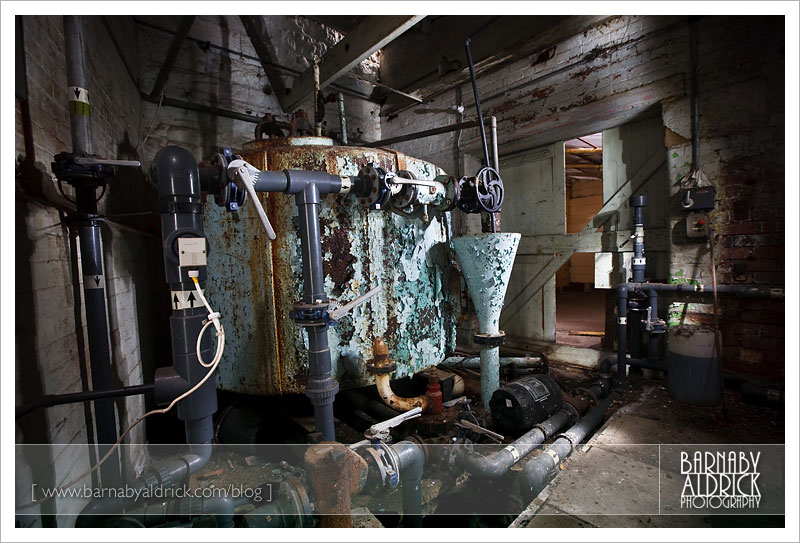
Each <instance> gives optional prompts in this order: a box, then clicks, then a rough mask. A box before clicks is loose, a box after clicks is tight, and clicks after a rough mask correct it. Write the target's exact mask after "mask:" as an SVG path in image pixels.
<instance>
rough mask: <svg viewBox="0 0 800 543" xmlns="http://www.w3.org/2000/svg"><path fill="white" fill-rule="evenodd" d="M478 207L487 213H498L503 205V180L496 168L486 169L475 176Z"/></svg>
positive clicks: (482, 169)
mask: <svg viewBox="0 0 800 543" xmlns="http://www.w3.org/2000/svg"><path fill="white" fill-rule="evenodd" d="M475 189H476V197H477V200H478V205H479V206H480V207H481V209H483V211H486V212H487V213H497V212H498V211H500V207H502V205H503V196H504V194H505V191H504V190H503V180H502V179H501V178H500V174H499V173H497V170H495V169H494V168H489V167H488V166H487V167H484V168H481V170H480V171H479V172H478V175H477V176H475Z"/></svg>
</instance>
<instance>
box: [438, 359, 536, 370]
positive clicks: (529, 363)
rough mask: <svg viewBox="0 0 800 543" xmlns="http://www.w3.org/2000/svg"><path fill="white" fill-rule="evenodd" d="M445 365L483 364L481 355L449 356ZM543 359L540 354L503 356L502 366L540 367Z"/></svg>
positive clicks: (469, 365) (473, 365)
mask: <svg viewBox="0 0 800 543" xmlns="http://www.w3.org/2000/svg"><path fill="white" fill-rule="evenodd" d="M441 365H443V366H448V367H451V368H469V369H477V368H480V366H481V359H480V357H479V356H448V357H447V358H445V359H444V360H443V361H442V364H441ZM541 365H542V359H541V358H539V357H538V356H502V357H500V366H501V367H502V366H515V367H517V368H538V367H539V366H541Z"/></svg>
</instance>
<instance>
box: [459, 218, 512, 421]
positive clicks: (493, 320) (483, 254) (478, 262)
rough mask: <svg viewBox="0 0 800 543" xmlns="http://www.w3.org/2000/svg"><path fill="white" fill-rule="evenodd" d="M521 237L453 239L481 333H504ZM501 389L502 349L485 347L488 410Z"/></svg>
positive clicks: (483, 380) (484, 397)
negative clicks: (503, 317) (503, 315)
mask: <svg viewBox="0 0 800 543" xmlns="http://www.w3.org/2000/svg"><path fill="white" fill-rule="evenodd" d="M521 237H522V236H521V235H520V234H510V233H497V234H480V235H477V236H465V237H461V238H455V239H454V240H453V249H455V252H456V257H457V258H458V263H459V265H460V266H461V273H462V274H463V275H464V280H465V281H466V283H467V289H469V294H470V297H471V298H472V304H473V305H474V306H475V312H476V313H477V315H478V331H479V332H480V333H481V334H498V333H499V332H500V328H499V322H500V312H501V311H502V310H503V301H504V299H505V296H506V288H507V287H508V279H509V278H510V277H511V269H512V267H513V266H514V258H515V257H516V254H517V247H518V246H519V240H520V238H521ZM498 388H500V348H499V347H485V346H484V347H482V348H481V399H482V400H483V405H484V407H485V408H486V410H487V411H488V410H489V400H490V399H491V398H492V394H494V392H495V391H496V390H497V389H498Z"/></svg>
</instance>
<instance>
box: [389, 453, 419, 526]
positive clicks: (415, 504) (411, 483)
mask: <svg viewBox="0 0 800 543" xmlns="http://www.w3.org/2000/svg"><path fill="white" fill-rule="evenodd" d="M390 447H392V450H394V452H395V453H396V454H397V457H398V460H399V464H400V484H401V486H402V493H403V524H404V525H405V526H406V527H408V528H422V466H423V464H424V463H425V452H424V451H423V449H422V446H421V445H420V444H418V443H414V442H413V441H401V442H400V443H396V444H394V445H390Z"/></svg>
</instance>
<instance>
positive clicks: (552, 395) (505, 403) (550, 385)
mask: <svg viewBox="0 0 800 543" xmlns="http://www.w3.org/2000/svg"><path fill="white" fill-rule="evenodd" d="M561 404H562V397H561V389H560V388H559V387H558V383H556V381H555V379H553V378H552V377H550V376H549V375H544V374H536V375H531V376H529V377H523V378H522V379H518V380H517V381H514V382H513V383H509V384H507V385H505V386H503V387H501V388H499V389H497V390H496V391H495V392H494V394H492V399H491V400H490V402H489V405H490V407H491V412H492V418H493V419H494V422H495V424H496V425H497V426H498V427H499V428H502V429H503V430H505V431H507V432H527V431H528V430H530V429H531V428H533V426H534V425H535V424H538V423H540V422H542V421H543V420H545V419H546V418H548V417H550V416H551V415H553V414H555V412H556V411H558V410H559V409H560V408H561Z"/></svg>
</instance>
